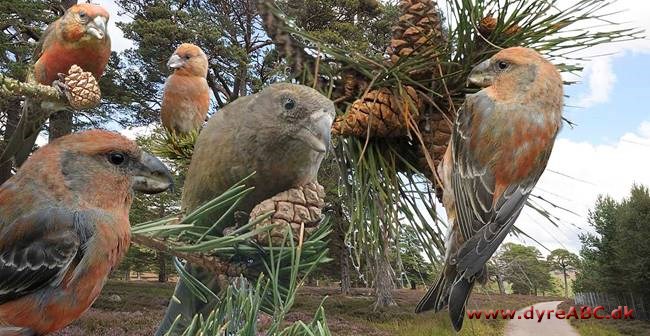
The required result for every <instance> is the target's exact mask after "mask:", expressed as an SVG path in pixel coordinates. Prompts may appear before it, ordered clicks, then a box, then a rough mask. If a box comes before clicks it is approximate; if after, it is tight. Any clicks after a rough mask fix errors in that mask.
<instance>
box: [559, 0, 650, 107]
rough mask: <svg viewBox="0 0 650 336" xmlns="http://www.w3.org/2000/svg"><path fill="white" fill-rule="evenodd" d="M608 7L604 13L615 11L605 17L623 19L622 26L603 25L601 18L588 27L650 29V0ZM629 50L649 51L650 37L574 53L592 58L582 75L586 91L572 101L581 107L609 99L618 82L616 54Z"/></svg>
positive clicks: (629, 0) (627, 0) (570, 0)
mask: <svg viewBox="0 0 650 336" xmlns="http://www.w3.org/2000/svg"><path fill="white" fill-rule="evenodd" d="M575 2H576V1H575V0H565V1H561V2H560V5H561V6H564V7H565V8H568V7H570V6H572V5H573V4H575ZM607 8H608V10H606V11H603V12H602V13H615V14H613V15H611V16H609V17H607V18H606V19H607V20H609V21H611V22H616V23H622V24H623V25H622V26H618V27H613V26H611V25H604V22H601V21H593V22H586V23H585V27H595V28H592V29H589V30H592V31H604V30H611V29H621V28H638V29H643V30H645V31H646V32H650V20H648V19H647V13H649V12H650V2H648V1H636V0H618V1H614V2H613V3H612V4H611V5H609V6H608V7H607ZM627 53H644V54H650V40H648V39H639V40H633V41H624V42H618V43H607V44H603V45H598V46H595V47H591V48H588V49H584V50H581V51H579V52H577V53H576V54H574V55H572V56H580V57H585V58H587V59H591V60H588V61H586V62H584V63H583V64H582V65H583V66H584V67H585V72H584V73H585V76H583V79H584V81H585V84H586V86H587V87H586V90H587V92H585V93H583V94H582V95H578V97H576V98H573V99H576V101H575V102H570V103H569V104H571V105H578V106H581V107H591V106H594V105H596V104H600V103H605V102H607V101H609V98H610V95H611V92H612V90H613V89H614V85H615V82H616V75H615V70H614V69H613V67H612V62H613V60H614V58H617V57H621V56H623V55H625V54H627ZM599 55H606V56H599ZM568 77H570V79H571V80H575V79H576V78H573V77H571V76H568ZM573 99H572V100H573Z"/></svg>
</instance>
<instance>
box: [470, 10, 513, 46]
mask: <svg viewBox="0 0 650 336" xmlns="http://www.w3.org/2000/svg"><path fill="white" fill-rule="evenodd" d="M497 23H498V21H497V19H496V18H495V17H493V16H486V17H484V18H482V19H481V21H479V23H478V31H479V33H480V34H481V36H483V37H485V38H488V37H490V35H491V34H492V32H494V30H496V28H497ZM520 30H521V27H519V26H518V25H516V24H513V25H512V26H510V27H508V28H507V29H506V30H505V31H503V36H504V37H506V38H507V37H510V36H513V35H515V34H517V33H518V32H519V31H520ZM498 39H499V38H498V37H497V39H494V38H493V40H498ZM497 42H498V41H497Z"/></svg>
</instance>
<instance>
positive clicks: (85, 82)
mask: <svg viewBox="0 0 650 336" xmlns="http://www.w3.org/2000/svg"><path fill="white" fill-rule="evenodd" d="M63 82H64V83H65V84H66V85H67V86H68V90H67V91H66V95H67V96H68V101H69V103H70V106H71V107H72V108H73V109H75V110H83V109H89V108H93V107H95V106H97V105H99V102H100V100H101V92H100V91H99V84H98V83H97V80H96V79H95V77H94V76H93V74H92V73H90V72H84V71H83V69H82V68H81V67H79V66H77V65H76V64H75V65H73V66H72V67H70V70H68V75H67V76H65V79H64V80H63Z"/></svg>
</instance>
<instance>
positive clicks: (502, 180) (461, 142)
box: [416, 47, 563, 331]
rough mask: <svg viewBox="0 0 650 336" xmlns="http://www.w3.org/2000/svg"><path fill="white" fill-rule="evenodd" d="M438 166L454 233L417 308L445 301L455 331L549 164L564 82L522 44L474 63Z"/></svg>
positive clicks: (439, 306)
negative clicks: (472, 88) (469, 87)
mask: <svg viewBox="0 0 650 336" xmlns="http://www.w3.org/2000/svg"><path fill="white" fill-rule="evenodd" d="M468 82H470V83H473V84H475V85H478V86H480V87H482V88H483V89H482V90H481V91H479V92H477V93H475V94H471V95H467V98H466V99H465V103H464V104H463V106H462V107H461V109H460V110H459V111H458V116H457V118H456V122H455V124H454V130H453V134H452V137H451V141H450V143H449V146H448V148H447V152H446V153H445V156H444V159H443V161H442V162H441V164H440V167H439V168H438V170H439V173H440V175H441V180H442V184H443V190H444V194H443V203H444V206H445V209H446V210H447V214H448V217H449V224H450V227H451V231H450V234H449V237H448V238H447V251H446V256H445V265H444V269H443V271H442V273H441V275H440V277H439V278H438V281H437V282H436V284H435V286H434V287H433V288H431V289H430V290H429V291H428V292H427V294H426V296H425V297H424V298H423V299H422V300H421V301H420V303H419V304H418V306H417V308H416V312H421V311H426V310H430V309H433V310H435V311H439V310H441V309H443V308H444V307H445V306H447V305H448V306H449V315H450V317H451V321H452V324H453V326H454V329H456V331H458V330H460V329H461V327H462V325H463V317H464V314H465V305H466V304H467V299H468V298H469V295H470V293H471V291H472V288H473V287H474V283H475V281H476V280H479V281H481V282H484V281H485V280H487V270H486V268H485V263H486V262H487V261H488V259H490V257H491V256H492V254H494V252H495V251H496V249H497V248H498V247H499V245H500V244H501V242H502V241H503V239H504V238H505V237H506V235H508V233H509V232H510V229H511V228H512V226H513V224H514V223H515V220H516V219H517V217H519V213H520V212H521V209H522V208H523V206H524V204H525V202H526V199H527V198H528V195H529V194H530V192H531V190H532V189H533V187H534V186H535V184H536V183H537V180H538V179H539V177H540V176H541V175H542V172H543V171H544V169H545V168H546V164H547V162H548V158H549V156H550V155H551V150H552V148H553V143H554V141H555V137H556V135H557V133H558V131H559V130H560V126H561V123H562V99H563V91H562V79H561V77H560V74H559V72H558V71H557V69H556V68H555V66H553V64H551V63H550V62H548V61H547V60H545V59H544V58H543V57H542V56H541V55H540V54H538V53H537V52H536V51H534V50H532V49H527V48H520V47H515V48H508V49H504V50H501V51H499V52H498V53H497V54H495V55H494V56H492V57H491V58H490V59H489V60H486V61H484V62H482V63H481V64H479V65H478V66H476V67H475V68H474V69H473V70H472V72H471V73H470V76H469V79H468Z"/></svg>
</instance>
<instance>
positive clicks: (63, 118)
mask: <svg viewBox="0 0 650 336" xmlns="http://www.w3.org/2000/svg"><path fill="white" fill-rule="evenodd" d="M70 133H72V111H70V110H63V111H59V112H56V113H54V114H52V115H51V116H50V141H52V140H54V139H56V138H59V137H62V136H64V135H68V134H70Z"/></svg>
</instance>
